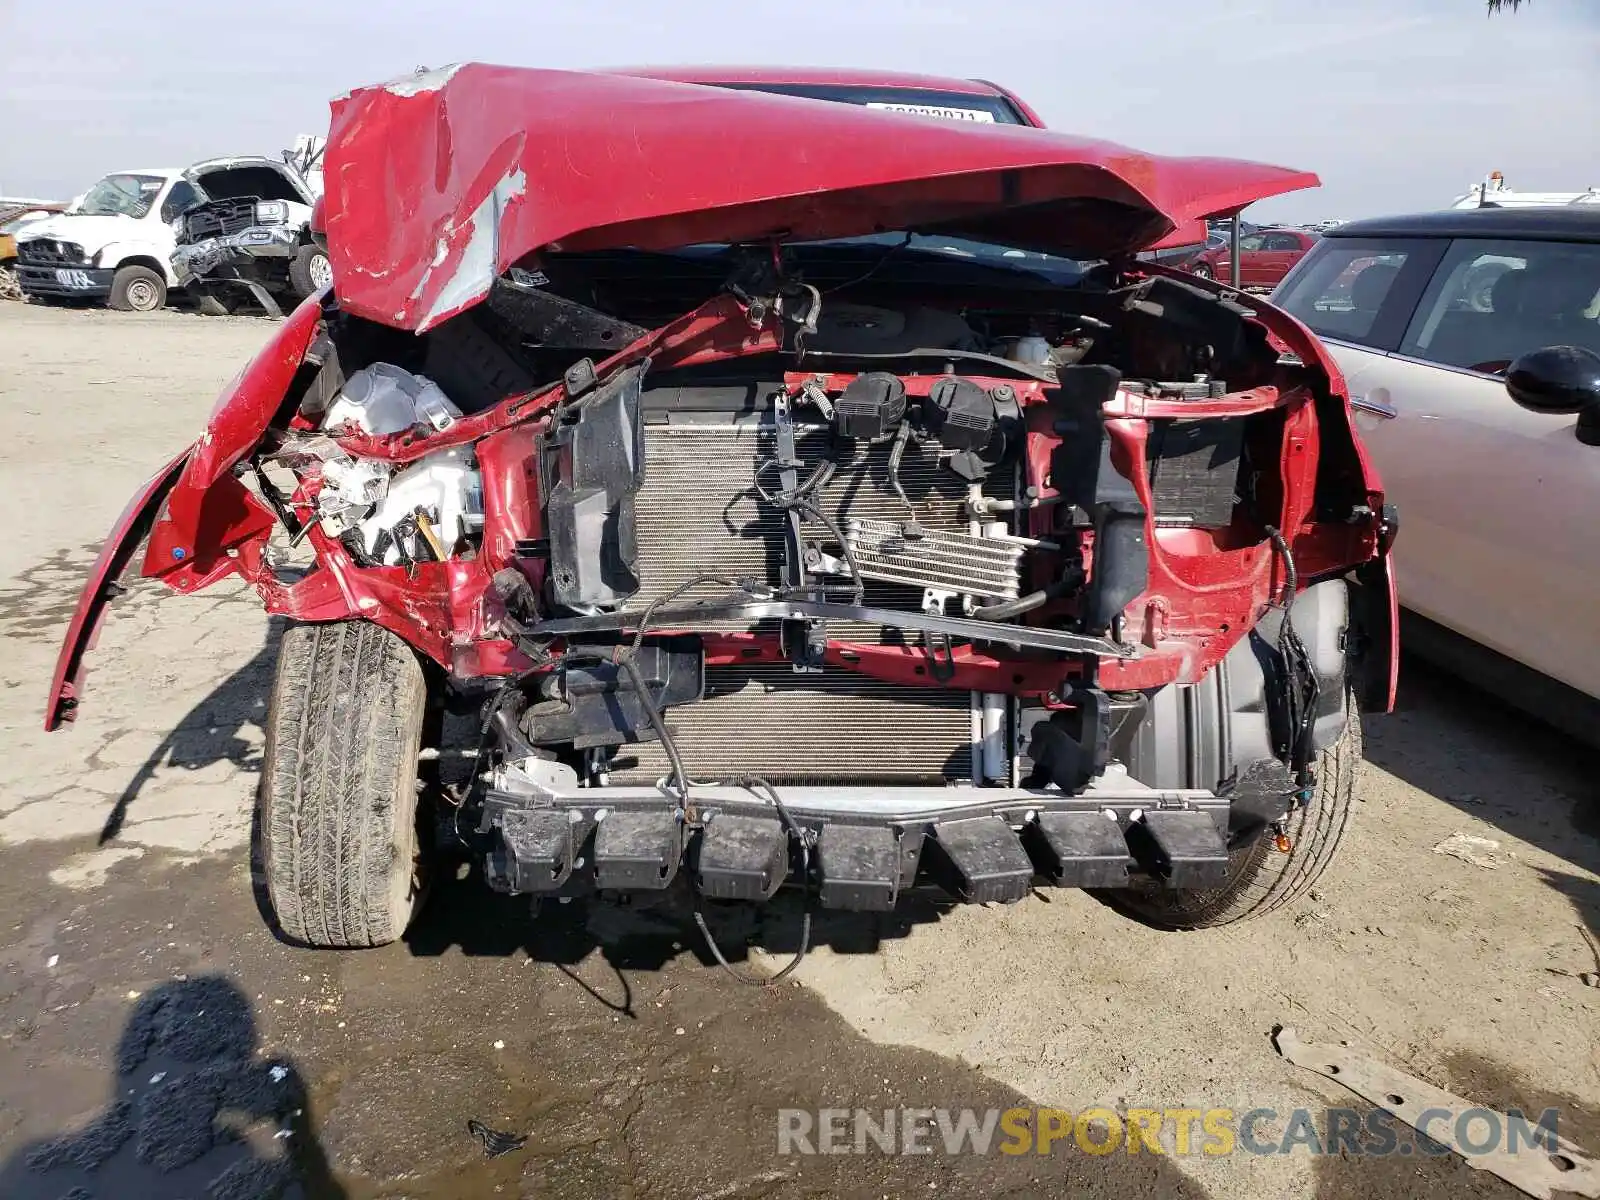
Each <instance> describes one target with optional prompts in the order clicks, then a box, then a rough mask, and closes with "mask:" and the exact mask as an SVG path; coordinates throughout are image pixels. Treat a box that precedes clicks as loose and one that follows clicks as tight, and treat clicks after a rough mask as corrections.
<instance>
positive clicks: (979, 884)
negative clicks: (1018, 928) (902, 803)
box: [933, 816, 1033, 904]
mask: <svg viewBox="0 0 1600 1200" xmlns="http://www.w3.org/2000/svg"><path fill="white" fill-rule="evenodd" d="M933 836H934V840H935V841H937V842H938V844H939V848H940V849H941V850H943V851H944V856H945V858H946V859H947V860H948V861H949V864H950V866H952V867H954V868H955V872H956V875H957V877H958V878H956V879H955V880H953V881H951V882H953V883H954V884H955V890H956V891H957V892H958V893H959V894H960V895H961V897H962V898H963V899H965V900H970V901H971V902H972V903H974V904H987V903H990V902H991V901H998V902H999V903H1002V904H1009V903H1011V902H1013V901H1016V900H1021V899H1022V898H1023V897H1024V896H1026V895H1027V894H1028V889H1029V888H1030V887H1032V886H1033V863H1032V862H1031V861H1030V860H1029V858H1028V856H1027V854H1026V853H1025V852H1024V851H1023V849H1022V843H1021V842H1020V841H1019V840H1018V839H1017V835H1016V834H1015V833H1013V832H1012V830H1011V825H1010V824H1009V823H1008V822H1007V821H1006V820H1005V818H1004V817H998V816H991V817H973V818H971V819H969V820H964V821H946V822H944V823H942V824H939V825H935V826H934V827H933ZM947 886H948V885H947Z"/></svg>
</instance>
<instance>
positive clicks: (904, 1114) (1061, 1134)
mask: <svg viewBox="0 0 1600 1200" xmlns="http://www.w3.org/2000/svg"><path fill="white" fill-rule="evenodd" d="M1557 1123H1558V1112H1557V1110H1556V1109H1553V1108H1548V1109H1545V1110H1544V1111H1543V1112H1541V1113H1540V1114H1539V1115H1538V1117H1537V1118H1536V1119H1529V1118H1527V1117H1525V1116H1524V1115H1523V1114H1522V1113H1521V1112H1520V1111H1518V1110H1516V1109H1513V1110H1512V1111H1511V1112H1509V1113H1506V1114H1504V1115H1502V1114H1500V1113H1498V1112H1495V1111H1494V1110H1493V1109H1487V1108H1464V1109H1460V1110H1454V1109H1447V1108H1431V1109H1427V1110H1425V1111H1424V1112H1423V1113H1422V1114H1421V1116H1420V1117H1419V1118H1418V1120H1417V1128H1416V1129H1415V1130H1413V1129H1412V1128H1411V1127H1410V1126H1409V1125H1407V1124H1406V1123H1405V1122H1403V1121H1401V1120H1400V1119H1399V1118H1398V1117H1396V1116H1394V1115H1393V1114H1392V1113H1389V1112H1386V1111H1384V1110H1383V1109H1371V1110H1359V1109H1354V1108H1326V1109H1320V1110H1317V1111H1315V1112H1313V1110H1311V1109H1305V1108H1297V1109H1294V1110H1292V1111H1290V1112H1287V1113H1279V1112H1278V1111H1277V1110H1276V1109H1271V1108H1251V1109H1232V1108H1128V1109H1124V1110H1120V1111H1118V1110H1114V1109H1110V1108H1086V1109H1083V1110H1082V1111H1080V1112H1076V1113H1074V1112H1072V1111H1070V1110H1068V1109H1061V1108H1008V1109H998V1108H991V1109H983V1110H977V1109H970V1108H963V1109H945V1108H884V1109H865V1108H823V1109H817V1110H815V1111H813V1110H810V1109H800V1108H781V1109H779V1110H778V1153H779V1154H783V1155H790V1154H938V1153H944V1154H948V1155H963V1154H978V1155H984V1154H993V1153H1000V1154H1055V1153H1083V1154H1096V1155H1104V1154H1114V1153H1118V1152H1123V1153H1127V1154H1172V1155H1177V1156H1180V1157H1182V1156H1187V1155H1205V1156H1208V1157H1215V1156H1223V1155H1230V1154H1238V1153H1244V1154H1255V1155H1266V1154H1293V1153H1296V1152H1299V1153H1309V1154H1314V1155H1321V1154H1345V1155H1372V1156H1379V1157H1384V1156H1388V1155H1399V1156H1401V1157H1406V1156H1409V1155H1413V1154H1427V1155H1443V1154H1449V1153H1450V1150H1449V1149H1447V1148H1446V1147H1445V1146H1443V1145H1441V1144H1440V1143H1439V1142H1438V1141H1435V1140H1434V1137H1433V1136H1430V1134H1431V1135H1437V1136H1438V1137H1441V1138H1443V1137H1451V1138H1454V1140H1455V1142H1456V1144H1457V1145H1458V1146H1460V1147H1461V1148H1462V1149H1463V1150H1465V1151H1467V1152H1469V1153H1472V1154H1484V1153H1488V1152H1489V1151H1491V1150H1503V1151H1505V1152H1507V1153H1509V1154H1516V1153H1518V1152H1519V1151H1521V1150H1524V1149H1527V1150H1533V1151H1535V1152H1538V1153H1541V1154H1548V1153H1554V1152H1556V1150H1557V1149H1558V1147H1559V1141H1558V1139H1557V1136H1556V1127H1557Z"/></svg>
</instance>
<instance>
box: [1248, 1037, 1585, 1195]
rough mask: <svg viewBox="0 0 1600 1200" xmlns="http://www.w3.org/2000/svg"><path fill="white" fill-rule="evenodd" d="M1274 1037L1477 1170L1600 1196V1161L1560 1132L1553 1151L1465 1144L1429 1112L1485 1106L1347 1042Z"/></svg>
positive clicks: (1530, 1188) (1298, 1058)
mask: <svg viewBox="0 0 1600 1200" xmlns="http://www.w3.org/2000/svg"><path fill="white" fill-rule="evenodd" d="M1272 1040H1273V1044H1274V1045H1275V1046H1276V1047H1277V1048H1278V1053H1279V1054H1281V1055H1283V1057H1284V1060H1285V1061H1286V1062H1291V1063H1293V1064H1294V1065H1295V1066H1297V1067H1304V1068H1305V1069H1306V1070H1308V1071H1315V1072H1316V1073H1317V1074H1318V1075H1321V1076H1323V1077H1324V1078H1327V1079H1331V1080H1333V1081H1334V1082H1335V1083H1337V1084H1341V1085H1343V1086H1344V1087H1347V1088H1349V1089H1350V1090H1351V1091H1352V1092H1354V1093H1355V1094H1356V1095H1358V1096H1360V1097H1361V1098H1362V1099H1363V1100H1366V1101H1369V1102H1370V1103H1371V1104H1373V1105H1375V1106H1376V1107H1378V1108H1381V1109H1383V1110H1384V1111H1386V1112H1391V1113H1393V1114H1394V1115H1395V1116H1397V1117H1399V1118H1400V1120H1402V1121H1404V1122H1405V1123H1406V1124H1407V1125H1410V1126H1411V1127H1412V1128H1413V1129H1416V1130H1418V1132H1420V1133H1422V1134H1423V1135H1424V1136H1426V1137H1427V1138H1428V1139H1429V1140H1430V1141H1434V1142H1437V1143H1439V1145H1441V1146H1445V1147H1447V1148H1448V1149H1450V1150H1452V1151H1454V1152H1455V1153H1456V1154H1459V1155H1460V1156H1461V1157H1462V1158H1463V1159H1465V1160H1466V1163H1467V1165H1468V1166H1469V1167H1471V1168H1473V1170H1476V1171H1488V1172H1489V1173H1490V1174H1491V1175H1496V1176H1498V1177H1499V1178H1501V1179H1503V1180H1505V1181H1506V1182H1507V1183H1509V1184H1510V1185H1511V1186H1512V1187H1514V1188H1517V1189H1518V1190H1520V1191H1523V1192H1526V1193H1527V1194H1528V1195H1530V1196H1536V1197H1538V1198H1539V1200H1553V1198H1554V1197H1556V1196H1558V1195H1573V1196H1591V1197H1600V1161H1597V1160H1596V1159H1594V1158H1592V1157H1590V1156H1589V1155H1588V1154H1586V1153H1585V1152H1584V1151H1583V1150H1581V1149H1580V1148H1579V1147H1577V1146H1575V1145H1573V1144H1572V1143H1571V1142H1569V1141H1567V1140H1566V1139H1565V1138H1562V1137H1560V1136H1559V1134H1558V1135H1557V1137H1556V1143H1557V1145H1556V1148H1555V1149H1554V1150H1548V1149H1546V1148H1543V1147H1540V1146H1528V1147H1524V1148H1523V1149H1522V1150H1521V1151H1520V1152H1518V1153H1515V1154H1513V1153H1509V1152H1508V1151H1506V1150H1504V1149H1499V1148H1496V1149H1492V1150H1489V1151H1487V1152H1484V1153H1476V1152H1474V1151H1472V1150H1469V1149H1467V1148H1466V1147H1464V1146H1462V1145H1461V1144H1460V1142H1459V1141H1458V1139H1457V1137H1456V1129H1455V1123H1454V1122H1453V1121H1442V1120H1431V1121H1430V1120H1428V1119H1427V1117H1428V1114H1429V1110H1430V1109H1438V1110H1444V1111H1448V1112H1450V1113H1452V1114H1454V1113H1461V1112H1465V1111H1467V1110H1469V1109H1475V1108H1476V1109H1483V1106H1482V1105H1478V1104H1474V1103H1473V1102H1472V1101H1470V1100H1464V1099H1462V1098H1461V1097H1460V1096H1455V1095H1452V1094H1451V1093H1449V1092H1447V1091H1445V1090H1444V1089H1443V1088H1437V1087H1434V1086H1433V1085H1432V1084H1431V1083H1425V1082H1424V1081H1422V1080H1420V1079H1418V1078H1417V1077H1416V1076H1414V1075H1407V1074H1405V1073H1404V1072H1403V1071H1397V1070H1395V1069H1394V1068H1393V1067H1389V1066H1385V1065H1384V1064H1383V1063H1379V1062H1374V1061H1372V1060H1371V1059H1369V1058H1363V1057H1361V1056H1360V1055H1359V1054H1356V1053H1354V1052H1353V1051H1351V1049H1350V1048H1349V1047H1348V1046H1333V1045H1326V1044H1318V1043H1315V1042H1302V1041H1301V1040H1300V1038H1299V1036H1298V1035H1297V1034H1296V1033H1295V1031H1294V1030H1293V1029H1289V1028H1284V1029H1279V1030H1278V1031H1277V1032H1276V1033H1274V1034H1273V1039H1272ZM1483 1111H1489V1110H1483ZM1495 1116H1496V1117H1498V1119H1499V1122H1500V1128H1501V1129H1502V1130H1504V1129H1508V1128H1509V1127H1510V1120H1509V1118H1508V1117H1507V1116H1506V1115H1505V1114H1504V1113H1496V1114H1495ZM1419 1122H1422V1125H1419ZM1423 1126H1426V1127H1425V1128H1424V1127H1423Z"/></svg>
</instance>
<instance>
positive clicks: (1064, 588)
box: [972, 583, 1072, 621]
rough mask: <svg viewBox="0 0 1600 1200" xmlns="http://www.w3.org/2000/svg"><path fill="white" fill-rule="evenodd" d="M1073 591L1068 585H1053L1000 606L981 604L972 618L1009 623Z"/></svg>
mask: <svg viewBox="0 0 1600 1200" xmlns="http://www.w3.org/2000/svg"><path fill="white" fill-rule="evenodd" d="M1071 590H1072V589H1071V587H1070V586H1069V585H1068V584H1066V583H1052V584H1051V585H1050V586H1049V587H1044V588H1040V589H1039V590H1038V591H1037V592H1029V593H1028V594H1027V595H1026V596H1018V597H1017V598H1016V599H1015V600H1006V601H1003V602H1001V603H1000V604H980V605H978V607H977V608H975V609H973V610H972V616H973V617H975V618H976V619H978V620H980V621H1009V620H1010V619H1011V618H1012V617H1020V616H1021V615H1022V614H1023V613H1026V612H1032V611H1033V610H1034V609H1036V608H1038V607H1040V606H1041V605H1044V604H1048V603H1049V602H1050V601H1051V600H1059V599H1060V598H1061V597H1062V596H1065V595H1066V594H1067V593H1068V592H1069V591H1071Z"/></svg>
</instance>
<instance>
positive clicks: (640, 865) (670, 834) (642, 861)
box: [594, 812, 683, 891]
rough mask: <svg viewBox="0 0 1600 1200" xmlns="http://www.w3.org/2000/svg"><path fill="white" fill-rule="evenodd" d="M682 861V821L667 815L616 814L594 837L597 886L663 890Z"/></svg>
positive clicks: (610, 817)
mask: <svg viewBox="0 0 1600 1200" xmlns="http://www.w3.org/2000/svg"><path fill="white" fill-rule="evenodd" d="M682 858H683V822H681V821H680V820H679V819H678V818H677V816H676V815H675V814H673V813H668V812H638V813H630V812H613V813H609V814H607V816H606V818H605V819H604V820H603V821H601V822H600V823H599V825H598V826H597V827H596V829H595V835H594V869H595V886H597V887H601V888H617V889H622V890H632V889H635V888H637V889H640V890H653V891H660V890H661V889H663V888H665V887H666V886H667V885H668V884H669V883H671V882H672V879H673V876H675V875H676V874H677V873H678V863H679V861H680V860H681V859H682Z"/></svg>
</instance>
